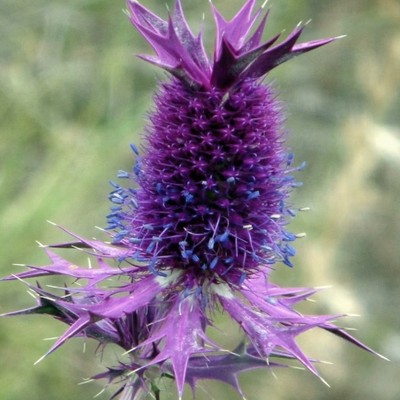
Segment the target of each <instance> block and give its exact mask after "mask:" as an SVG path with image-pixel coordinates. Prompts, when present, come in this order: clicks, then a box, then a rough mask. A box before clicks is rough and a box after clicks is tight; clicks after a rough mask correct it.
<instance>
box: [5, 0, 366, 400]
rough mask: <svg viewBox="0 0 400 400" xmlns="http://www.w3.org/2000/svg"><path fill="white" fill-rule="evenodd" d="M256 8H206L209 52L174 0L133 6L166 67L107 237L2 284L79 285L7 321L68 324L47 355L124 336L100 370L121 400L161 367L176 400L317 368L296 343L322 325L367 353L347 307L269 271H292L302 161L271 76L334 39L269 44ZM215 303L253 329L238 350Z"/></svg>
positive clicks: (77, 242) (80, 243) (135, 20)
mask: <svg viewBox="0 0 400 400" xmlns="http://www.w3.org/2000/svg"><path fill="white" fill-rule="evenodd" d="M255 3H256V1H255V0H248V1H246V2H245V5H244V6H243V8H242V9H241V10H240V11H239V12H238V13H237V14H236V15H235V16H234V17H233V18H232V20H231V21H226V20H225V19H224V18H223V17H222V16H221V15H220V13H219V12H218V10H217V9H216V8H215V7H214V6H212V12H213V14H214V17H215V22H216V31H217V34H216V43H215V49H214V54H213V57H212V59H210V58H209V57H208V55H207V53H206V51H205V49H204V46H203V41H202V37H201V35H199V36H194V35H193V34H192V32H191V30H190V29H189V27H188V24H187V22H186V20H185V17H184V15H183V11H182V7H181V3H180V1H179V0H176V3H175V9H174V11H173V13H172V15H171V16H170V17H169V19H168V20H167V21H164V20H162V19H161V18H159V17H158V16H156V15H154V14H153V13H152V12H150V11H149V10H147V9H146V8H144V7H143V6H142V5H141V4H140V3H138V2H137V1H130V2H128V8H129V16H130V20H131V22H132V24H133V25H134V26H135V28H136V29H137V30H138V31H139V32H140V33H141V34H142V35H143V36H144V38H145V39H146V40H147V41H148V42H149V43H150V45H151V46H152V47H153V49H154V50H155V53H156V55H155V56H149V55H142V56H140V57H141V58H143V59H144V60H146V61H149V62H151V63H153V64H155V65H157V66H159V67H161V68H163V69H165V70H167V71H168V72H169V73H170V74H171V75H172V76H170V79H168V80H167V81H166V82H163V83H161V84H160V87H159V88H158V90H157V92H156V95H155V97H154V109H153V110H152V111H151V112H150V114H149V123H148V126H147V128H146V135H145V140H144V143H143V144H142V146H141V148H140V151H139V150H138V148H137V147H136V146H134V145H132V150H133V152H134V153H135V156H136V162H135V165H134V168H133V170H132V172H125V171H120V172H119V173H118V176H119V177H120V178H124V179H125V180H126V182H127V184H126V185H125V186H120V185H119V184H116V183H113V186H114V189H115V190H114V191H113V192H112V193H111V194H110V200H111V201H112V202H113V207H112V209H111V213H110V214H109V215H108V216H107V219H108V226H107V230H108V232H109V234H110V236H111V238H112V242H111V243H103V242H101V241H97V240H86V239H84V238H81V237H79V236H77V235H75V234H73V233H70V232H68V233H69V234H70V235H72V236H73V237H74V240H73V241H72V242H69V243H63V244H58V245H52V246H48V248H47V249H46V251H47V253H48V256H49V257H50V260H51V262H50V264H49V265H46V266H40V267H36V266H29V270H28V271H27V272H22V273H20V274H17V275H13V276H10V277H8V278H5V280H10V279H16V278H18V279H26V278H34V277H43V276H48V275H63V276H66V277H71V278H73V280H79V285H74V284H71V285H69V286H68V287H67V288H63V289H62V292H60V293H59V294H54V293H49V292H48V291H45V290H44V289H42V288H41V287H40V286H38V287H35V286H31V285H29V287H30V288H31V290H33V291H34V292H35V293H36V295H37V297H38V304H37V306H35V307H33V308H30V309H27V310H22V311H17V312H13V313H9V314H6V315H20V314H32V313H36V314H49V315H52V316H53V317H55V318H56V319H59V320H61V321H62V322H64V323H66V324H68V325H69V328H68V330H67V331H66V332H65V333H64V334H63V335H62V336H61V337H60V338H59V339H58V340H57V341H56V343H55V344H54V345H53V347H52V348H51V349H50V350H49V351H48V353H47V354H49V353H51V352H53V351H54V350H55V349H57V348H58V347H59V346H61V345H62V344H63V343H64V342H66V341H67V340H68V339H70V338H72V337H75V336H87V337H90V338H93V339H95V340H97V341H98V342H99V343H100V344H101V345H106V344H108V343H114V344H117V345H118V346H120V347H121V348H122V349H123V351H124V356H123V357H122V359H121V361H120V363H119V365H118V366H116V367H113V368H110V369H108V371H107V372H105V373H103V374H100V375H97V376H96V377H94V378H96V379H100V378H106V379H108V380H109V382H110V383H112V382H119V383H120V384H121V386H120V388H119V389H118V390H117V391H116V392H115V393H114V395H113V396H112V398H116V397H118V396H120V398H121V399H124V400H134V399H135V400H136V399H140V398H142V396H146V394H148V393H149V392H152V393H153V395H154V396H155V398H159V389H158V386H157V382H158V379H160V377H164V378H165V379H168V378H169V379H173V380H175V382H176V386H177V390H178V396H179V399H181V398H182V394H183V389H184V385H185V383H188V384H189V385H190V386H191V387H192V389H193V391H194V390H195V387H196V383H197V381H198V380H201V379H216V380H220V381H222V382H224V383H227V384H229V385H232V386H233V387H234V388H235V389H236V390H237V391H238V392H239V393H240V394H242V392H241V389H240V387H239V384H238V380H237V376H238V374H240V373H241V372H243V371H247V370H251V369H256V368H266V367H269V368H270V367H275V366H285V363H284V361H285V359H297V360H298V361H299V362H300V363H302V364H303V365H304V366H306V367H307V368H308V369H309V370H310V371H311V372H313V373H314V374H315V375H317V376H319V374H318V371H317V370H316V368H315V365H314V361H313V360H311V359H310V358H308V357H307V356H306V355H305V354H304V353H303V352H302V350H301V349H300V348H299V347H298V345H297V344H296V341H295V340H296V337H297V336H298V335H299V334H301V333H303V332H305V331H308V330H309V329H312V328H315V327H319V328H322V329H324V330H327V331H329V332H332V333H334V334H336V335H338V336H340V337H342V338H344V339H347V340H348V341H350V342H352V343H354V344H356V345H357V346H359V347H361V348H363V349H365V350H368V351H370V352H372V350H371V349H369V348H368V347H366V346H364V345H363V344H362V343H360V342H359V341H357V340H356V339H354V338H353V337H352V336H350V335H349V334H348V333H346V332H345V331H344V330H343V329H341V328H339V327H337V326H336V325H334V323H333V320H334V319H336V318H337V317H339V316H338V315H320V316H314V315H303V314H300V313H299V312H298V311H296V310H295V306H296V305H297V303H300V302H302V301H304V300H306V299H308V298H309V297H310V296H311V295H312V294H314V293H315V291H316V290H314V289H309V288H281V287H279V286H276V285H275V284H273V283H272V282H271V281H270V272H271V270H272V268H273V267H274V266H275V265H276V264H277V263H280V262H282V263H284V264H286V265H288V266H290V267H291V266H292V262H291V257H292V256H293V255H294V254H295V250H294V248H293V247H292V245H291V242H293V241H294V240H295V239H296V237H297V236H296V235H295V234H293V233H291V232H290V231H288V230H287V224H288V221H289V219H290V218H291V217H293V216H294V215H295V213H296V210H294V209H291V208H290V207H289V206H288V203H287V198H288V196H289V194H290V192H291V190H292V189H293V188H294V187H296V186H297V185H298V182H296V181H295V180H294V178H293V177H292V175H291V174H292V173H293V172H294V171H296V170H298V169H299V167H294V166H293V165H292V163H293V156H292V155H291V154H290V153H288V151H287V149H286V146H285V138H284V130H283V128H282V123H283V119H284V117H283V115H282V111H281V106H280V104H279V102H278V101H277V99H276V94H275V93H274V90H273V89H272V88H271V86H269V85H267V84H264V83H263V81H262V78H263V77H264V76H265V74H267V73H268V72H269V71H270V70H271V69H273V68H275V67H276V66H277V65H279V64H281V63H283V62H285V61H287V60H288V59H290V58H292V57H294V56H296V55H299V54H302V53H305V52H307V51H310V50H313V49H315V48H317V47H320V46H323V45H325V44H328V43H330V42H332V41H334V40H335V39H337V38H329V39H322V40H316V41H311V42H306V43H300V44H297V43H296V42H297V40H298V39H299V37H300V35H301V33H302V30H303V26H300V25H299V26H297V27H296V28H295V29H294V30H293V31H292V32H291V33H290V34H289V35H288V37H287V38H286V39H284V40H283V41H281V42H280V43H279V44H277V41H278V38H279V36H280V35H277V36H275V37H273V38H272V39H270V40H268V41H266V42H264V41H263V39H262V36H263V30H264V27H265V25H266V21H267V16H268V13H267V14H266V15H265V16H262V8H260V9H258V10H257V11H255V12H254V8H255ZM50 248H79V249H83V250H85V251H86V252H88V253H89V254H91V255H92V256H93V257H94V258H95V259H96V260H97V265H96V266H95V267H93V268H84V267H79V266H76V265H74V264H71V263H70V262H69V261H68V260H66V259H64V258H62V257H60V256H59V255H57V254H56V253H55V252H54V251H53V250H51V249H50ZM110 280H111V283H109V281H110ZM60 291H61V290H60ZM218 310H223V311H226V312H227V313H228V314H229V315H230V317H231V318H232V319H233V320H234V321H236V322H237V324H238V325H239V326H240V327H241V328H242V330H243V331H244V333H245V336H246V339H245V340H244V342H243V343H241V344H240V345H238V347H237V348H236V349H232V350H231V351H227V350H226V349H224V348H222V347H221V345H219V344H218V343H215V342H213V341H212V340H211V339H210V338H209V337H208V335H207V329H208V328H209V327H210V326H211V325H212V320H213V317H214V316H215V314H216V313H217V311H218ZM47 354H46V355H47ZM274 357H278V358H280V360H281V361H280V363H277V362H273V361H271V359H272V358H274ZM154 371H157V373H156V374H155V373H154Z"/></svg>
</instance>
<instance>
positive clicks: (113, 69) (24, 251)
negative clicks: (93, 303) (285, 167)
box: [0, 0, 400, 400]
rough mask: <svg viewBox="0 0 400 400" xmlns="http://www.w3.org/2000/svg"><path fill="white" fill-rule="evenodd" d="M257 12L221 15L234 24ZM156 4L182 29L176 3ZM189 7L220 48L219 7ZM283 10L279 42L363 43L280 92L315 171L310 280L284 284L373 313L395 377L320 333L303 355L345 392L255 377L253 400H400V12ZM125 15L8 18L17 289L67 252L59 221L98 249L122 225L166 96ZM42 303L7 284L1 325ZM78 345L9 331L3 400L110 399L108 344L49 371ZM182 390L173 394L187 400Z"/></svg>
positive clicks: (8, 217)
mask: <svg viewBox="0 0 400 400" xmlns="http://www.w3.org/2000/svg"><path fill="white" fill-rule="evenodd" d="M241 3H242V1H241V0H240V1H239V0H230V1H229V2H228V1H222V0H215V4H216V5H217V6H218V7H219V8H220V9H221V10H222V11H223V13H224V14H225V15H227V16H231V15H232V14H233V11H232V10H236V9H237V8H238V7H239V6H240V4H241ZM145 4H146V5H147V6H149V7H151V8H153V9H154V10H157V11H158V12H160V13H164V15H165V14H166V12H165V2H164V0H163V1H157V0H151V1H150V0H149V1H146V2H145ZM168 4H169V5H170V6H171V5H172V2H171V1H168ZM183 4H184V7H185V10H186V11H187V14H188V17H189V19H190V20H191V21H192V22H193V25H194V26H195V28H199V27H200V25H201V21H199V18H198V16H199V15H201V13H202V12H203V11H205V18H206V19H207V28H206V37H207V38H208V46H209V48H210V46H212V29H211V28H210V27H211V26H212V24H210V23H209V22H210V13H209V11H207V10H208V2H207V1H206V0H203V1H199V2H193V1H183ZM270 5H271V6H272V15H271V17H270V25H269V27H268V33H269V34H273V33H275V32H276V31H278V32H279V31H281V30H282V29H283V28H286V32H288V31H289V30H290V29H291V28H292V27H293V26H294V25H296V24H297V23H298V22H299V21H300V20H304V21H306V20H308V19H309V18H312V22H311V23H310V24H309V25H308V26H307V28H306V31H305V33H304V36H303V38H304V39H312V38H319V37H326V36H336V35H342V34H347V35H348V37H347V38H346V39H343V40H341V41H339V42H337V43H334V44H331V45H329V46H328V47H327V48H324V49H321V50H317V51H315V52H313V53H310V54H309V55H305V56H302V57H301V58H300V59H296V60H294V61H292V62H290V63H288V64H287V65H284V66H282V67H280V68H279V69H278V70H277V71H274V72H273V73H271V75H270V80H272V81H273V82H274V84H275V86H276V87H277V88H278V89H279V90H280V92H281V96H280V97H281V99H282V101H283V102H284V103H286V108H287V113H288V121H287V125H288V130H289V133H290V137H289V142H290V146H291V147H292V149H293V150H294V151H295V153H296V154H297V156H298V160H299V161H301V160H303V159H305V160H307V162H308V168H307V169H306V171H305V172H303V173H301V174H299V179H301V180H303V181H304V183H305V185H304V187H303V188H301V189H300V190H298V191H297V193H295V194H294V197H293V202H294V203H295V204H296V205H298V206H311V208H312V212H310V213H307V214H305V213H303V214H302V215H300V216H299V217H298V218H297V219H296V220H295V222H294V223H293V229H294V230H298V231H306V232H307V234H308V238H307V239H303V240H302V241H300V242H299V243H298V245H297V247H298V250H299V256H298V258H297V263H296V268H295V269H294V270H288V269H287V268H286V267H279V268H278V271H277V273H276V274H275V276H274V279H275V280H276V281H277V282H278V283H281V284H282V285H312V286H319V285H325V284H329V285H333V286H334V287H333V288H332V289H330V290H327V291H324V292H323V293H321V294H320V295H319V296H318V302H317V303H315V304H313V305H310V307H311V308H313V310H314V311H318V312H322V313H328V312H333V313H337V312H342V311H345V312H349V313H358V314H361V316H362V317H361V318H360V319H358V320H354V319H353V318H351V319H349V321H346V323H347V324H348V325H352V326H356V327H358V328H359V329H360V332H359V333H358V337H360V338H362V339H363V340H365V341H366V342H367V343H368V344H370V345H371V346H372V347H374V348H375V349H377V350H378V351H380V352H382V353H384V354H385V355H386V356H388V357H389V358H391V359H392V362H391V363H386V362H384V361H382V360H380V359H378V358H374V357H372V356H370V355H368V354H364V353H362V352H361V351H359V350H357V349H355V348H352V347H350V346H349V345H346V344H343V343H341V342H340V341H339V340H336V339H335V338H331V337H329V336H328V335H326V334H323V333H319V332H312V333H310V334H309V335H306V336H305V337H304V338H303V339H301V341H302V344H303V345H304V346H305V347H306V348H307V349H308V350H309V352H310V354H312V355H314V356H315V357H316V358H323V359H327V360H329V361H333V362H334V363H335V365H334V366H329V367H328V366H324V365H321V370H322V373H323V375H324V377H325V378H326V379H327V380H328V382H330V384H331V385H332V389H327V388H326V387H325V386H324V385H322V384H321V383H320V382H319V381H318V380H317V379H315V378H314V377H312V376H311V375H310V374H306V373H304V372H300V371H293V370H291V369H286V370H279V371H275V373H276V375H277V377H278V378H279V379H277V380H275V379H273V375H272V374H271V373H270V372H268V371H267V372H259V371H257V372H255V373H251V374H247V375H246V376H244V377H243V378H242V382H243V386H244V388H245V393H247V397H248V398H249V399H254V400H257V399H263V398H266V397H267V396H268V398H271V399H275V400H277V399H280V400H289V399H297V400H301V399H310V398H313V399H320V398H324V399H325V400H334V399H352V400H361V399H363V400H367V399H368V400H375V399H380V400H394V399H397V398H399V397H400V389H399V385H398V375H399V374H400V367H399V362H400V334H399V328H400V313H399V306H400V300H399V295H398V287H399V286H400V274H399V270H398V266H399V259H400V246H399V239H400V212H399V208H398V203H399V198H400V179H399V172H400V130H399V122H400V113H399V109H400V90H399V89H400V82H399V81H400V74H399V71H400V28H399V27H400V3H399V2H398V0H336V1H328V0H303V1H295V0H271V1H270ZM123 8H124V2H123V1H109V0H108V1H107V0H69V1H68V2H65V1H61V0H53V1H51V2H49V1H45V0H36V1H34V2H33V1H31V2H25V1H24V2H22V0H2V1H1V2H0V34H1V37H2V40H1V42H0V116H1V118H0V167H1V168H0V243H1V246H0V259H1V266H2V272H1V274H0V275H6V274H8V273H12V272H13V271H16V269H17V268H18V267H15V266H12V263H27V262H29V263H42V262H44V261H45V257H44V255H43V254H42V252H41V251H40V250H38V249H37V248H36V247H35V244H34V240H39V241H41V242H44V243H50V242H52V243H54V242H57V241H60V240H62V239H63V237H64V236H63V235H62V234H61V233H60V232H59V231H57V229H55V228H54V227H52V226H50V225H48V224H47V223H46V220H52V221H55V222H57V223H59V224H62V225H64V226H66V227H69V228H71V229H73V230H74V231H76V232H78V233H80V234H82V235H88V236H93V235H96V234H99V233H98V231H96V230H95V228H94V226H95V225H98V226H104V225H105V218H104V215H105V213H106V212H107V210H108V207H109V204H108V201H107V194H108V192H109V190H110V188H109V184H108V181H109V180H110V179H113V177H114V174H115V171H117V170H118V169H129V168H130V165H131V163H132V157H131V154H130V151H129V144H130V143H131V142H138V141H140V134H141V132H142V131H143V126H144V124H145V119H146V118H145V116H146V110H147V109H149V107H150V106H151V93H152V91H153V90H154V87H155V85H156V81H157V80H158V79H163V74H162V73H161V72H160V71H157V70H156V69H155V68H153V67H151V66H148V65H145V63H143V62H141V61H139V60H137V59H135V58H134V57H133V56H132V55H133V54H135V53H140V52H145V51H148V47H147V45H146V44H145V43H144V41H143V40H142V39H141V38H140V37H139V35H138V34H137V33H136V32H135V31H134V30H133V29H132V28H131V27H130V24H129V22H128V21H127V18H126V17H125V16H124V15H123V13H122V9H123ZM30 304H32V299H30V297H29V296H27V295H26V294H25V293H24V288H23V285H22V284H21V283H12V284H9V283H7V284H5V283H2V284H1V298H0V312H5V311H9V310H13V309H17V308H19V307H23V306H29V305H30ZM63 329H64V327H63V326H61V325H60V324H58V323H57V322H55V321H51V320H46V319H43V318H34V317H29V318H28V317H27V318H15V319H9V320H1V321H0V357H1V359H2V360H3V368H2V369H1V372H0V398H1V399H12V400H26V399H30V400H43V399H51V400H64V399H74V400H79V399H82V400H83V399H85V400H86V399H88V398H91V397H93V396H94V395H95V394H96V393H97V392H98V391H100V390H101V388H102V387H101V385H99V384H88V385H83V386H77V385H76V384H77V383H78V382H80V381H81V380H82V378H84V377H88V376H91V375H93V374H95V373H97V372H99V371H101V370H102V367H101V362H100V360H98V359H95V356H94V355H93V352H94V350H95V349H94V348H93V344H91V343H88V344H87V345H88V347H89V349H87V351H86V354H82V346H83V343H84V341H83V340H75V341H72V342H70V343H69V344H67V345H66V346H65V347H63V348H62V349H61V350H59V351H58V352H57V353H56V354H54V355H52V356H50V357H49V358H48V359H46V360H45V361H43V362H42V363H40V364H39V365H37V366H35V367H33V366H32V365H33V362H34V361H35V360H36V359H38V358H39V357H40V356H41V355H42V354H43V353H44V352H45V351H46V349H48V347H49V342H43V341H42V340H41V339H42V338H46V337H54V336H57V335H58V334H60V332H62V330H63ZM224 332H229V334H226V338H225V340H226V342H227V343H232V345H234V343H235V340H238V338H239V337H240V334H239V332H238V329H237V328H234V327H232V326H231V325H229V324H227V325H226V329H224ZM202 388H203V389H204V390H202ZM202 388H201V389H200V390H199V398H200V399H227V398H237V396H236V395H235V394H233V392H232V391H231V390H230V389H227V388H226V387H224V386H222V385H214V384H212V383H211V384H204V385H203V387H202ZM173 390H174V389H173V387H171V386H167V388H166V392H171V395H170V398H171V399H172V398H174V394H173V393H174V392H173ZM235 396H236V397H235ZM167 397H168V395H166V396H165V398H167ZM99 398H102V399H106V398H107V394H102V395H101V396H99ZM188 398H189V396H188Z"/></svg>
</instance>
